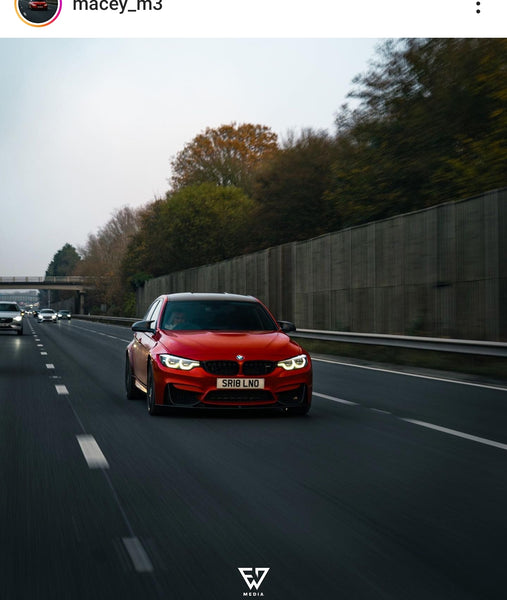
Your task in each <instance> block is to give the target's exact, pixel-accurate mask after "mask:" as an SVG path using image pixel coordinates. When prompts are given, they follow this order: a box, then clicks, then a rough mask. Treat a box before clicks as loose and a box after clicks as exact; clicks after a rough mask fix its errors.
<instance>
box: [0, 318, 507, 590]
mask: <svg viewBox="0 0 507 600" xmlns="http://www.w3.org/2000/svg"><path fill="white" fill-rule="evenodd" d="M25 325H26V327H25V335H23V336H16V335H11V334H5V333H2V334H0V448H1V451H0V482H1V483H0V485H1V489H0V527H1V530H0V533H1V535H0V600H25V599H26V600H28V599H30V600H38V599H40V600H46V599H47V600H59V599H69V600H75V599H86V600H88V599H89V600H102V599H106V598H107V599H116V598H121V599H122V600H130V599H138V598H139V599H143V600H151V599H157V600H158V599H164V600H171V599H174V600H187V599H188V600H194V599H201V598H204V599H206V600H229V599H230V600H239V599H241V598H245V597H263V598H265V599H266V600H302V599H308V600H332V599H343V600H362V599H365V600H366V599H367V600H370V599H371V600H385V599H396V600H488V599H491V600H497V599H500V598H504V597H505V590H506V589H507V568H506V559H507V542H506V534H507V509H506V507H507V388H503V387H502V386H501V385H494V384H493V385H492V384H490V383H486V382H484V383H483V382H481V381H479V380H474V381H471V380H470V379H466V380H463V381H460V380H456V381H446V380H444V379H442V378H440V377H437V376H434V375H432V374H430V375H428V374H426V375H424V376H422V374H421V373H418V374H413V373H398V372H395V371H393V370H390V369H377V368H366V367H365V366H355V365H347V364H341V363H340V361H339V360H338V359H333V358H330V357H327V358H326V357H316V359H315V360H314V391H315V396H314V404H313V407H312V411H311V413H310V414H309V415H308V416H307V417H288V416H284V415H282V416H278V415H277V416H274V415H269V414H268V415H264V414H255V415H249V414H247V413H245V412H241V413H239V412H233V413H232V414H230V413H228V414H224V413H212V414H209V413H208V414H195V413H192V414H177V415H170V416H165V415H164V416H161V417H150V416H149V415H148V414H147V411H146V408H145V404H144V403H143V401H139V400H136V401H129V400H127V399H126V397H125V393H124V387H123V370H124V351H125V346H126V344H127V342H128V340H129V339H130V331H129V330H128V329H125V328H122V327H117V326H112V325H103V324H97V323H92V322H88V321H79V320H77V319H74V320H72V321H71V322H68V321H65V322H59V323H57V324H50V323H44V324H38V323H36V322H35V320H34V319H32V318H26V319H25ZM239 568H243V569H247V570H246V571H244V573H245V575H246V578H245V579H244V578H243V577H242V575H241V573H240V571H239ZM259 568H260V569H269V571H268V572H267V574H265V577H264V579H263V580H262V583H261V584H260V586H259V588H258V589H257V588H256V587H255V585H254V584H253V583H252V581H253V582H254V583H255V582H256V580H255V579H254V577H255V576H256V572H255V569H259ZM262 573H266V572H265V571H258V572H257V576H258V577H259V576H260V575H261V574H262ZM250 586H251V589H250Z"/></svg>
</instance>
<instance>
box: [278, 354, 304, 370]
mask: <svg viewBox="0 0 507 600" xmlns="http://www.w3.org/2000/svg"><path fill="white" fill-rule="evenodd" d="M307 363H308V360H307V358H306V355H305V354H300V355H299V356H293V357H292V358H288V359H287V360H281V361H279V362H278V364H277V366H278V367H282V369H285V370H286V371H293V370H294V369H303V368H304V367H306V364H307Z"/></svg>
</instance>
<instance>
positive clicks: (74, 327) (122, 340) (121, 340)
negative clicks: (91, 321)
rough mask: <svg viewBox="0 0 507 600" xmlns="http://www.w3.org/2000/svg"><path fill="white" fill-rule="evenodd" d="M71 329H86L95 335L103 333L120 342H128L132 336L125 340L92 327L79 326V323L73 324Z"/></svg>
mask: <svg viewBox="0 0 507 600" xmlns="http://www.w3.org/2000/svg"><path fill="white" fill-rule="evenodd" d="M73 329H81V331H87V332H88V333H94V334H96V335H103V336H104V337H108V338H111V339H113V340H120V342H126V343H128V342H130V341H132V338H130V339H128V340H126V339H124V338H119V337H117V336H116V335H110V334H109V333H104V332H102V331H95V330H94V329H88V328H87V327H79V325H73Z"/></svg>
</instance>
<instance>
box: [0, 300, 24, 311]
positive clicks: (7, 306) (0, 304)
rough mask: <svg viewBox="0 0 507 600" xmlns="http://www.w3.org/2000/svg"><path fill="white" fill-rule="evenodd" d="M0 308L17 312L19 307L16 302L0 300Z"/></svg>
mask: <svg viewBox="0 0 507 600" xmlns="http://www.w3.org/2000/svg"><path fill="white" fill-rule="evenodd" d="M0 310H4V311H9V312H18V311H19V308H18V305H17V304H12V303H11V302H0Z"/></svg>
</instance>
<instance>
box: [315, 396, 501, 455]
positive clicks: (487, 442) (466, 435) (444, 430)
mask: <svg viewBox="0 0 507 600" xmlns="http://www.w3.org/2000/svg"><path fill="white" fill-rule="evenodd" d="M313 395H314V396H318V397H319V398H325V399H326V400H332V401H333V402H339V403H340V404H349V405H351V406H361V404H358V403H357V402H351V401H350V400H344V399H343V398H336V397H335V396H328V395H327V394H319V393H318V392H313ZM369 410H370V411H372V412H376V413H382V414H386V415H391V416H393V417H395V418H396V419H399V420H400V421H404V422H405V423H412V424H413V425H419V426H420V427H426V428H428V429H433V430H434V431H439V432H440V433H446V434H448V435H453V436H455V437H460V438H463V439H465V440H469V441H472V442H478V443H479V444H484V445H486V446H493V447H494V448H499V449H501V450H507V444H502V443H501V442H496V441H495V440H490V439H488V438H483V437H479V436H477V435H472V434H470V433H464V432H463V431H457V430H456V429H449V428H448V427H441V426H440V425H435V424H434V423H426V422H425V421H418V420H416V419H407V418H405V417H398V416H396V415H393V413H391V412H389V411H387V410H381V409H379V408H369Z"/></svg>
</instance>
